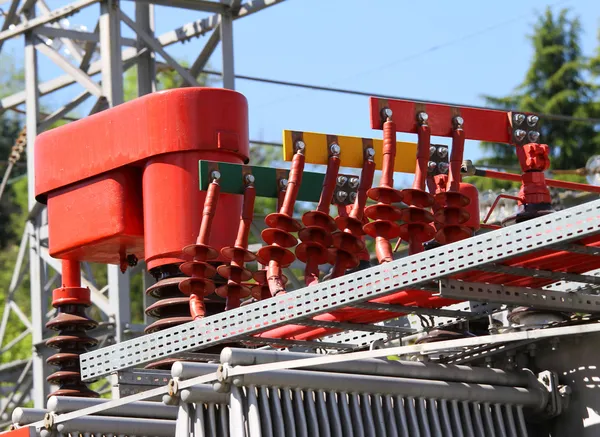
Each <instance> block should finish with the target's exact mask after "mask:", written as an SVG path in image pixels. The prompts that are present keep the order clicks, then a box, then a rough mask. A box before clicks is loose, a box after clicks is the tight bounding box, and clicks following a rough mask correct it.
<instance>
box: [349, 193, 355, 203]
mask: <svg viewBox="0 0 600 437" xmlns="http://www.w3.org/2000/svg"><path fill="white" fill-rule="evenodd" d="M355 200H356V193H355V192H354V191H353V192H352V193H350V202H352V203H354V201H355Z"/></svg>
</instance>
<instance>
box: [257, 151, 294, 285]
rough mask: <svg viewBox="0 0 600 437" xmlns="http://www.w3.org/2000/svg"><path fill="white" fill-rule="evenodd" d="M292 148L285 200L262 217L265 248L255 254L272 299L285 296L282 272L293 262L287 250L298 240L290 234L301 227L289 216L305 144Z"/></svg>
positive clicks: (291, 211)
mask: <svg viewBox="0 0 600 437" xmlns="http://www.w3.org/2000/svg"><path fill="white" fill-rule="evenodd" d="M295 148H296V153H295V154H294V157H293V158H292V165H291V168H290V174H289V180H288V184H287V189H286V191H285V197H284V199H283V202H281V208H280V209H279V212H276V213H273V214H269V215H268V216H267V217H266V218H265V223H266V225H267V226H268V228H267V229H265V230H264V231H262V233H261V237H262V239H263V240H264V241H265V243H267V246H263V247H261V248H260V250H259V251H258V253H257V255H258V260H259V262H260V263H261V264H264V265H267V283H268V285H269V290H270V291H271V295H272V296H276V295H278V294H281V293H285V283H284V281H283V279H282V277H283V273H282V269H283V268H285V267H287V266H289V265H290V264H291V263H293V262H294V259H296V257H295V256H294V254H293V253H292V252H291V251H290V250H289V249H288V248H289V247H294V246H295V245H296V244H298V240H297V239H296V237H294V236H293V235H292V234H290V232H298V231H299V230H300V229H301V228H302V225H301V224H300V222H299V221H298V220H296V219H294V218H293V217H292V214H293V212H294V203H296V198H297V197H298V190H299V189H300V184H301V183H302V172H303V170H304V161H305V158H304V149H305V145H304V143H303V142H302V141H297V142H296V145H295Z"/></svg>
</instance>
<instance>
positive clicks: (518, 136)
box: [515, 129, 527, 141]
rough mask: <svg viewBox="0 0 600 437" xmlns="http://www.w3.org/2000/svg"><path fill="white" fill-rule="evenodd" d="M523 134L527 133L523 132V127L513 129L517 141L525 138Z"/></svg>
mask: <svg viewBox="0 0 600 437" xmlns="http://www.w3.org/2000/svg"><path fill="white" fill-rule="evenodd" d="M525 135H527V132H525V131H524V130H523V129H517V130H515V139H516V140H517V141H522V140H523V138H525Z"/></svg>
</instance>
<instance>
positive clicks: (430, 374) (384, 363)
mask: <svg viewBox="0 0 600 437" xmlns="http://www.w3.org/2000/svg"><path fill="white" fill-rule="evenodd" d="M318 356H319V355H317V354H308V353H302V352H282V351H269V350H251V349H238V348H229V347H228V348H225V349H223V350H222V351H221V364H226V363H227V364H229V365H230V366H251V365H254V364H266V363H274V362H281V361H289V360H302V359H307V358H315V357H318ZM186 364H191V363H186ZM307 369H309V370H311V371H325V372H338V373H359V374H364V375H377V376H399V377H405V378H419V379H421V378H422V379H436V380H440V381H456V382H469V383H475V384H492V385H507V386H511V387H528V386H529V385H530V383H531V381H532V379H531V378H532V375H531V374H530V373H528V372H507V371H505V370H502V369H492V368H487V367H469V366H459V365H452V364H435V363H422V362H418V361H395V360H394V361H391V360H382V359H374V358H372V359H365V360H354V361H346V362H343V363H333V364H320V365H318V366H310V367H307ZM213 371H214V370H213ZM207 373H209V372H207ZM182 379H183V378H182ZM533 379H535V378H533Z"/></svg>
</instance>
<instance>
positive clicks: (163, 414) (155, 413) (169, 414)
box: [47, 396, 177, 420]
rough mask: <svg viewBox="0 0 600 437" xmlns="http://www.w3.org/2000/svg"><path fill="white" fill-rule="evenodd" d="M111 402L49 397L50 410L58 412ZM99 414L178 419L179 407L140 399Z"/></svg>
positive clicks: (70, 397)
mask: <svg viewBox="0 0 600 437" xmlns="http://www.w3.org/2000/svg"><path fill="white" fill-rule="evenodd" d="M106 402H109V399H90V398H77V397H72V396H52V397H50V398H49V399H48V404H47V406H48V410H50V411H53V412H55V413H57V414H61V413H69V412H71V411H76V410H81V409H83V408H87V407H93V406H96V405H101V404H104V403H106ZM97 415H98V416H119V417H144V418H148V419H172V420H174V419H177V407H169V406H166V405H161V404H160V403H158V402H146V401H138V402H131V403H129V404H125V405H121V406H119V407H117V408H112V409H110V410H104V411H101V412H99V413H97Z"/></svg>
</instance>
